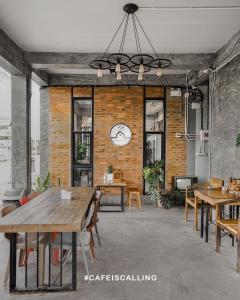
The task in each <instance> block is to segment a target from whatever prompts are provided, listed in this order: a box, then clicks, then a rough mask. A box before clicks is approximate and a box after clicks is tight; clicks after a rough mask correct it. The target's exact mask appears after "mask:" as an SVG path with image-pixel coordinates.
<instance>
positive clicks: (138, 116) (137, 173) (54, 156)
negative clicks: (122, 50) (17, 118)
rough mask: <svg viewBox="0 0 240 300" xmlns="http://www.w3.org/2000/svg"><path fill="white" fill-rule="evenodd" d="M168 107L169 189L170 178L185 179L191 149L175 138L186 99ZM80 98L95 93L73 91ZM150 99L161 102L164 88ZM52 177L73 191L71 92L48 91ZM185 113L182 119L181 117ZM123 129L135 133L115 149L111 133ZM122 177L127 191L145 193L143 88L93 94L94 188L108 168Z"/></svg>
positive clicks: (171, 99)
mask: <svg viewBox="0 0 240 300" xmlns="http://www.w3.org/2000/svg"><path fill="white" fill-rule="evenodd" d="M169 90H170V89H168V90H167V104H166V186H167V187H168V188H170V187H171V182H172V176H175V175H185V174H186V169H187V148H186V146H187V145H186V142H185V141H184V139H177V138H176V133H177V132H183V131H184V108H183V107H182V99H181V98H179V97H170V96H169ZM74 95H76V96H91V88H75V89H74ZM146 95H147V96H148V97H159V96H163V95H164V93H163V88H161V87H154V88H150V87H149V88H146ZM49 111H50V128H49V131H50V133H49V145H50V147H49V148H50V149H49V171H50V173H51V182H52V184H53V185H57V183H58V182H57V179H58V177H61V183H62V185H66V186H70V185H71V88H70V87H51V88H49ZM181 111H182V113H181ZM117 123H124V124H126V125H128V126H129V127H130V129H131V131H132V139H131V141H130V143H129V144H128V145H126V146H124V147H117V146H115V145H113V143H112V142H111V140H110V138H109V132H110V129H111V128H112V126H113V125H115V124H117ZM110 164H111V165H113V167H114V168H119V169H121V170H122V172H123V180H124V181H126V182H127V184H128V186H130V187H131V186H132V187H138V188H140V189H142V188H143V187H142V166H143V87H115V86H113V87H96V88H95V89H94V183H96V182H97V181H98V180H99V179H100V180H102V178H103V174H104V172H106V170H107V167H108V166H109V165H110Z"/></svg>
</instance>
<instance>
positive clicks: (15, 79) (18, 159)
mask: <svg viewBox="0 0 240 300" xmlns="http://www.w3.org/2000/svg"><path fill="white" fill-rule="evenodd" d="M11 80H12V95H11V99H12V186H13V188H28V189H29V188H30V182H31V180H30V178H31V171H30V170H31V167H30V145H29V144H30V143H29V142H28V141H29V137H30V129H29V128H30V127H29V120H30V119H29V118H30V115H29V108H30V106H29V103H30V97H31V80H30V79H29V78H28V79H27V77H26V76H20V75H19V76H18V75H12V77H11Z"/></svg>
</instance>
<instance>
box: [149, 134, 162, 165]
mask: <svg viewBox="0 0 240 300" xmlns="http://www.w3.org/2000/svg"><path fill="white" fill-rule="evenodd" d="M145 151H146V152H145V157H146V158H145V163H146V164H147V165H148V164H151V163H153V162H154V161H156V160H160V159H162V135H161V134H152V133H147V135H146V148H145Z"/></svg>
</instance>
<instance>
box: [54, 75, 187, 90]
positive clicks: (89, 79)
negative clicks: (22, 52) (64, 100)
mask: <svg viewBox="0 0 240 300" xmlns="http://www.w3.org/2000/svg"><path fill="white" fill-rule="evenodd" d="M185 78H186V75H185V74H178V75H177V74H174V75H173V74H171V75H163V76H161V77H160V78H158V77H157V76H156V75H149V74H145V75H144V79H143V80H142V81H139V80H138V76H137V74H135V75H132V74H123V75H122V79H121V80H120V81H119V80H116V76H115V75H114V74H111V75H104V76H103V77H101V78H98V77H97V76H96V75H93V74H79V75H70V74H69V75H67V74H50V76H49V86H78V85H94V86H107V85H118V86H119V85H156V86H159V85H164V86H173V87H174V86H177V87H181V86H184V85H185Z"/></svg>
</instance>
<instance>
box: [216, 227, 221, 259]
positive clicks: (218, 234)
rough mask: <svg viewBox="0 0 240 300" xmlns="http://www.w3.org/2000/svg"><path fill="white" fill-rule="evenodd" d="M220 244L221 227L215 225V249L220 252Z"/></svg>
mask: <svg viewBox="0 0 240 300" xmlns="http://www.w3.org/2000/svg"><path fill="white" fill-rule="evenodd" d="M220 246H221V228H220V227H219V226H217V225H216V251H217V252H218V253H219V252H220Z"/></svg>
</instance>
